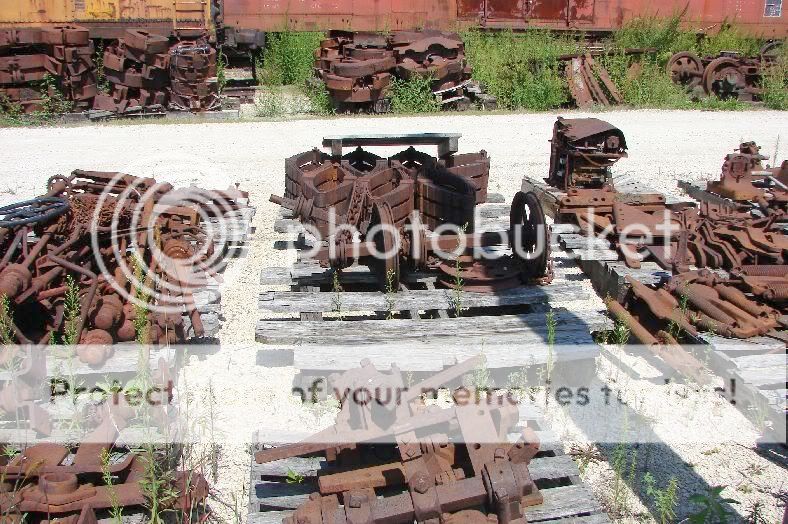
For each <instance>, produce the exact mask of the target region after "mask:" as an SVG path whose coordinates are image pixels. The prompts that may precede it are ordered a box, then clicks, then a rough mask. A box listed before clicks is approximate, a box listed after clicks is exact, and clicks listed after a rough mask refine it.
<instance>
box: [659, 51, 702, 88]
mask: <svg viewBox="0 0 788 524" xmlns="http://www.w3.org/2000/svg"><path fill="white" fill-rule="evenodd" d="M668 74H669V75H670V78H671V80H673V83H675V84H679V85H683V86H686V87H687V88H690V89H693V88H695V87H697V86H699V85H700V83H701V81H702V77H703V64H702V63H701V61H700V58H698V57H697V55H695V54H694V53H689V52H684V53H676V54H675V55H673V56H672V57H670V61H668Z"/></svg>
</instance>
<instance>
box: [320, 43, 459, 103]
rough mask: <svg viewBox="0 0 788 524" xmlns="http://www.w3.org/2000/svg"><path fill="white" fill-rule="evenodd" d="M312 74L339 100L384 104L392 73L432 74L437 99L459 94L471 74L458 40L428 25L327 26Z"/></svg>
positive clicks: (405, 76) (404, 76)
mask: <svg viewBox="0 0 788 524" xmlns="http://www.w3.org/2000/svg"><path fill="white" fill-rule="evenodd" d="M315 74H316V76H317V77H318V78H320V79H321V80H322V81H323V82H324V83H325V85H326V88H327V89H328V92H329V94H330V95H331V97H332V100H333V101H334V102H335V103H336V104H338V105H340V106H341V105H342V104H364V105H366V106H368V107H370V108H372V109H373V110H376V108H385V107H386V104H382V103H381V101H383V100H384V99H386V96H387V94H388V89H389V86H390V85H391V79H392V78H400V79H409V78H412V77H415V76H422V77H428V76H429V77H431V78H433V80H434V81H433V86H432V87H433V91H434V92H435V93H436V96H437V97H438V98H439V99H440V100H448V99H450V98H452V99H453V98H456V97H463V96H464V92H463V85H464V83H466V82H467V81H468V80H469V79H470V77H471V69H470V68H469V67H468V65H467V62H466V60H465V50H464V46H463V43H462V40H461V39H460V37H459V36H458V35H457V34H454V33H442V32H439V31H433V30H424V31H409V32H400V31H394V32H392V33H390V34H388V35H374V36H371V35H370V34H367V33H347V32H337V31H332V32H331V34H330V37H329V38H328V39H326V40H324V41H323V42H321V45H320V49H318V50H317V51H315Z"/></svg>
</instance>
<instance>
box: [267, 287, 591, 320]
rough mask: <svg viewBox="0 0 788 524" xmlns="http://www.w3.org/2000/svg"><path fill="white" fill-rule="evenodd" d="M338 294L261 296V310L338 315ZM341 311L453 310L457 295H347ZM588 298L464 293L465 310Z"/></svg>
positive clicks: (576, 293)
mask: <svg viewBox="0 0 788 524" xmlns="http://www.w3.org/2000/svg"><path fill="white" fill-rule="evenodd" d="M334 295H335V294H334V293H320V292H303V291H291V292H274V291H268V292H263V293H261V294H260V300H259V306H260V309H261V310H264V311H272V312H276V313H303V312H323V313H327V312H331V311H336V309H337V302H336V297H335V296H334ZM341 295H342V296H341V297H340V299H341V310H342V311H345V312H350V311H406V310H420V311H424V310H430V309H453V308H454V303H453V301H454V292H453V291H452V290H448V289H439V290H434V291H430V290H411V291H410V292H408V293H391V294H389V295H386V294H384V293H381V292H367V293H365V292H343V293H341ZM586 298H588V295H587V293H586V292H585V291H584V290H583V288H582V286H579V285H572V284H565V285H551V286H543V287H521V288H516V289H511V290H507V291H505V292H501V293H498V294H486V293H473V292H464V293H463V294H462V305H463V307H464V308H474V307H494V306H516V305H528V304H540V303H548V302H549V303H551V304H555V305H559V304H562V303H565V302H569V301H573V300H584V299H586Z"/></svg>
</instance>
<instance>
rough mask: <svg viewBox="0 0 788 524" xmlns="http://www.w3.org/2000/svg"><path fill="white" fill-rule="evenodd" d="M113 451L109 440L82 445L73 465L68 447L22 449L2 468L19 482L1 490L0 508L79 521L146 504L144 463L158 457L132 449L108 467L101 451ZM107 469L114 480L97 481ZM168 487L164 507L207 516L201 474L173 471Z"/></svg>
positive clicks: (205, 487) (5, 473)
mask: <svg viewBox="0 0 788 524" xmlns="http://www.w3.org/2000/svg"><path fill="white" fill-rule="evenodd" d="M110 449H112V442H111V441H110V442H108V443H107V444H82V445H81V446H79V447H78V448H77V450H76V453H75V454H74V457H73V462H72V463H71V464H70V465H62V463H63V462H64V460H65V459H66V457H67V456H68V455H69V454H70V450H69V448H67V447H65V446H61V445H58V444H39V445H36V446H32V447H30V448H27V449H25V450H23V451H22V452H21V453H20V454H18V455H16V456H14V457H13V458H12V460H11V461H10V462H9V464H8V465H7V466H0V470H1V471H2V472H3V478H4V479H6V480H7V481H8V482H12V483H14V484H15V489H14V490H13V491H11V490H9V491H6V492H0V509H1V510H2V511H3V513H4V514H7V513H9V512H20V513H24V514H26V515H28V516H29V517H30V518H34V519H38V518H43V519H50V518H53V517H54V518H65V517H67V516H69V515H74V516H76V515H79V519H78V520H77V521H76V522H86V523H87V522H94V523H95V522H96V517H95V513H94V512H95V511H96V510H102V509H107V508H112V507H120V508H132V507H140V506H144V505H145V504H146V503H147V498H146V491H145V488H144V487H143V484H144V482H145V478H146V465H145V461H146V460H155V458H153V457H148V458H145V459H143V458H140V457H138V456H137V455H135V454H134V453H131V452H129V453H127V454H126V456H125V458H124V459H123V460H122V461H121V462H118V463H116V464H113V465H110V466H109V467H104V466H103V465H102V462H101V453H102V452H105V451H109V450H110ZM106 470H108V471H107V472H108V473H110V474H111V475H112V476H113V482H112V484H111V485H109V484H104V483H103V482H100V483H98V484H96V483H95V482H96V479H101V478H102V473H103V472H105V471H106ZM88 474H90V475H88ZM78 475H82V476H81V477H78ZM86 475H87V476H89V479H86V478H85V476H86ZM166 489H167V490H168V491H171V492H172V493H173V496H172V498H171V499H170V500H166V501H164V505H165V507H163V508H162V509H165V510H171V511H175V512H178V513H180V514H189V513H191V512H195V513H197V514H203V515H204V514H206V509H205V507H204V504H205V500H206V499H207V497H208V483H207V482H206V480H205V479H204V478H203V477H202V476H201V475H199V474H197V473H194V472H188V471H179V472H175V474H174V475H173V478H172V480H171V481H168V484H167V486H166Z"/></svg>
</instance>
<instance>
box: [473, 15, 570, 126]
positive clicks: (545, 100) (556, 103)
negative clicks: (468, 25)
mask: <svg viewBox="0 0 788 524" xmlns="http://www.w3.org/2000/svg"><path fill="white" fill-rule="evenodd" d="M462 37H463V41H464V42H465V49H466V55H467V57H468V62H469V63H470V64H471V66H473V71H474V72H473V77H474V79H476V80H478V81H479V82H481V83H482V84H483V85H484V86H486V88H487V91H488V92H489V93H490V94H492V95H494V96H495V97H497V99H498V105H499V107H502V108H504V109H529V110H533V111H545V110H548V109H552V108H555V107H560V106H561V105H563V104H565V103H566V102H568V100H569V90H568V88H567V87H566V81H565V80H564V79H563V78H562V76H561V67H562V63H561V62H560V61H559V60H558V57H559V56H560V55H562V54H567V53H575V52H577V51H578V50H579V44H578V43H577V42H576V41H575V40H573V39H571V38H568V37H565V36H556V35H553V34H550V33H548V32H546V31H542V30H530V31H524V32H521V33H514V32H511V31H509V32H496V33H488V32H482V31H468V32H465V33H463V35H462Z"/></svg>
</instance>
